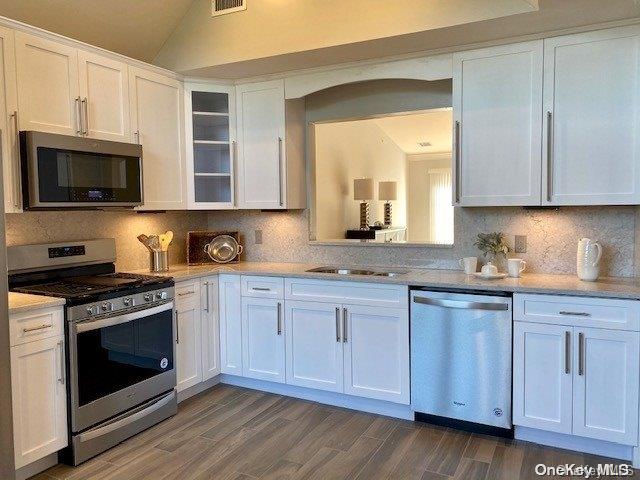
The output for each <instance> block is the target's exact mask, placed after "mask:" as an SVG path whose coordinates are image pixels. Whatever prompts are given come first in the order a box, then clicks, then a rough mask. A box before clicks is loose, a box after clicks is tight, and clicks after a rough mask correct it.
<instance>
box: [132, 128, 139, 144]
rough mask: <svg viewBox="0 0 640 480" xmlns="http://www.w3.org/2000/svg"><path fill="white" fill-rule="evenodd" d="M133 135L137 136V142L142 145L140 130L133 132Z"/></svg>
mask: <svg viewBox="0 0 640 480" xmlns="http://www.w3.org/2000/svg"><path fill="white" fill-rule="evenodd" d="M133 135H134V136H135V137H136V143H137V144H138V145H140V130H136V131H135V132H133Z"/></svg>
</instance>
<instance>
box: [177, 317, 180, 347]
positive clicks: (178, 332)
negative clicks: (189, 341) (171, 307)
mask: <svg viewBox="0 0 640 480" xmlns="http://www.w3.org/2000/svg"><path fill="white" fill-rule="evenodd" d="M179 321H180V314H179V313H178V310H176V343H180V323H179Z"/></svg>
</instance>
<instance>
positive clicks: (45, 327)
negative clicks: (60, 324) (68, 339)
mask: <svg viewBox="0 0 640 480" xmlns="http://www.w3.org/2000/svg"><path fill="white" fill-rule="evenodd" d="M51 327H53V324H52V323H45V324H42V325H38V326H37V327H27V328H23V329H22V331H23V333H29V332H37V331H38V330H45V329H47V328H51Z"/></svg>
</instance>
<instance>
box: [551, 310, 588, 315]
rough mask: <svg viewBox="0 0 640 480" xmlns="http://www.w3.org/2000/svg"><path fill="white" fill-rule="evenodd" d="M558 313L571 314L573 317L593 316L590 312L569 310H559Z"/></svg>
mask: <svg viewBox="0 0 640 480" xmlns="http://www.w3.org/2000/svg"><path fill="white" fill-rule="evenodd" d="M558 314H560V315H568V316H571V317H590V316H591V314H590V313H588V312H569V311H566V310H560V311H559V312H558Z"/></svg>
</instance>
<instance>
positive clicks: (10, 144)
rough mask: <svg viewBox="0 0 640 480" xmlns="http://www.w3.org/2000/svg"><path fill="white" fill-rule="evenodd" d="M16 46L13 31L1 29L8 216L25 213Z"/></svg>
mask: <svg viewBox="0 0 640 480" xmlns="http://www.w3.org/2000/svg"><path fill="white" fill-rule="evenodd" d="M14 45H15V43H14V34H13V30H11V29H9V28H4V27H0V131H1V132H2V139H1V140H2V158H3V162H2V166H3V171H2V174H3V180H4V211H5V213H16V212H20V211H22V193H21V185H20V144H19V140H18V133H19V130H18V123H17V121H18V93H17V83H16V62H15V50H14Z"/></svg>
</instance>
